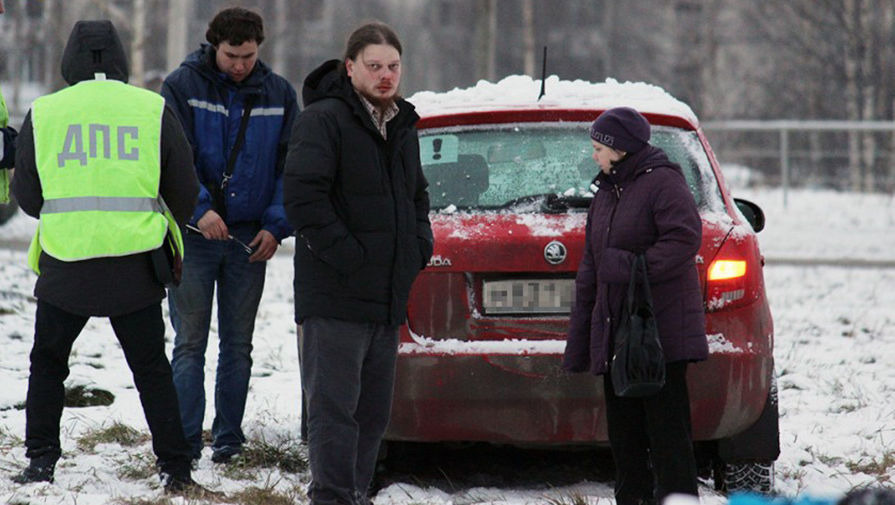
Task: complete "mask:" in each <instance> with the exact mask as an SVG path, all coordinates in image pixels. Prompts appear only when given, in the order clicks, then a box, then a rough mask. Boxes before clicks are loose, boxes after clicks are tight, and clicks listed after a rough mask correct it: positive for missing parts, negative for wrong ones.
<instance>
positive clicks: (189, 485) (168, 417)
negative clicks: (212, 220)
mask: <svg viewBox="0 0 895 505" xmlns="http://www.w3.org/2000/svg"><path fill="white" fill-rule="evenodd" d="M62 75H63V77H64V78H65V80H66V81H67V82H68V83H69V84H70V85H71V86H69V87H68V88H65V89H63V90H61V91H59V92H57V93H54V94H51V95H47V96H44V97H41V98H38V99H37V100H35V102H34V104H33V106H32V109H31V111H30V112H29V114H28V116H27V117H26V118H25V122H24V124H23V126H22V132H21V135H20V136H19V146H18V147H19V148H18V149H17V153H16V166H17V167H18V168H19V170H17V173H16V175H15V178H14V179H13V191H14V193H15V195H16V198H17V199H18V201H19V204H20V205H21V207H22V209H23V210H24V211H25V212H26V213H27V214H29V215H31V216H34V217H37V218H39V219H40V223H39V226H38V231H37V234H36V236H35V239H34V241H33V242H32V248H31V251H30V252H29V264H30V265H31V266H32V268H34V270H35V271H36V272H38V273H39V276H38V279H37V283H36V285H35V288H34V294H35V296H36V297H37V313H36V321H35V331H34V347H33V348H32V351H31V375H30V377H29V380H28V395H27V399H26V402H25V410H26V428H25V432H26V433H25V447H26V449H27V450H26V456H27V457H28V458H29V459H30V464H29V466H28V467H27V468H26V469H25V470H24V471H23V472H22V473H20V474H19V475H17V476H16V477H14V480H15V481H17V482H20V483H28V482H38V481H52V480H53V474H54V468H55V464H56V461H57V460H58V459H59V457H60V456H61V445H60V441H59V423H60V417H61V414H62V407H63V395H64V387H63V381H64V380H65V378H66V377H67V376H68V373H69V369H68V363H67V362H68V357H69V353H70V352H71V348H72V344H73V343H74V341H75V339H76V338H77V336H78V334H79V333H80V332H81V330H82V329H83V328H84V325H85V324H86V323H87V320H88V319H89V318H90V317H91V316H104V317H108V318H109V319H110V321H111V323H112V328H113V329H114V330H115V335H116V337H117V338H118V341H119V342H120V343H121V348H122V350H123V351H124V354H125V357H126V358H127V362H128V364H129V366H130V368H131V371H132V372H133V375H134V382H135V384H136V387H137V390H138V391H139V393H140V401H141V402H142V405H143V410H144V414H145V416H146V420H147V422H148V424H149V430H150V432H151V433H152V447H153V451H154V452H155V455H156V457H157V458H158V467H159V471H160V475H161V478H162V482H163V484H164V487H165V490H166V491H168V492H175V493H182V492H190V493H195V492H196V491H197V490H198V491H200V492H202V491H203V490H202V489H201V488H200V487H199V486H198V485H197V484H196V483H195V482H194V481H193V480H192V478H191V476H190V460H189V446H188V445H187V442H186V439H185V437H184V434H183V427H182V425H181V421H180V416H179V412H178V406H177V394H176V392H175V390H174V384H173V380H172V374H171V366H170V363H169V362H168V359H167V356H166V355H165V341H164V333H165V326H164V322H163V319H162V312H161V300H162V299H163V298H164V296H165V290H164V285H163V282H162V281H161V280H160V274H162V273H164V272H161V271H160V269H159V268H157V267H154V265H158V262H154V261H153V257H154V256H155V257H157V256H158V251H159V248H161V247H167V248H170V250H169V251H164V250H162V251H161V252H162V253H168V252H170V253H176V252H178V250H179V249H180V248H182V242H181V239H180V229H179V226H178V225H183V224H184V223H185V222H186V221H187V220H188V219H189V216H190V215H191V214H192V211H193V208H194V206H195V203H196V197H197V194H198V181H197V180H196V176H195V174H194V172H193V170H192V153H191V150H190V146H189V143H188V142H187V140H186V137H185V135H184V133H183V129H182V128H181V126H180V123H179V121H178V120H177V118H176V116H175V115H174V113H173V111H171V110H170V109H168V108H167V107H166V106H165V102H164V99H163V98H162V97H161V96H160V95H158V94H156V93H153V92H150V91H147V90H144V89H140V88H137V87H134V86H130V85H128V84H126V82H127V77H128V74H127V62H126V60H125V57H124V50H123V47H122V45H121V41H120V40H119V39H118V34H117V32H116V31H115V28H114V26H112V23H111V22H109V21H80V22H78V23H77V24H76V25H75V27H74V29H73V30H72V34H71V36H70V38H69V41H68V44H67V46H66V48H65V52H64V54H63V58H62ZM166 237H170V240H168V239H166ZM172 256H173V255H172ZM165 257H166V258H167V256H165ZM113 408H114V407H113Z"/></svg>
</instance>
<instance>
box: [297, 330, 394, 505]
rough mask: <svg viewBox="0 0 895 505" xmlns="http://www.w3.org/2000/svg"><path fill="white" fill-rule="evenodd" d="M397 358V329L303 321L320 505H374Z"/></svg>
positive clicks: (314, 487) (311, 450) (313, 488)
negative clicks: (371, 493)
mask: <svg viewBox="0 0 895 505" xmlns="http://www.w3.org/2000/svg"><path fill="white" fill-rule="evenodd" d="M397 355H398V327H397V326H389V325H383V324H377V323H363V322H353V321H342V320H339V319H329V318H321V317H309V318H307V319H305V320H304V321H303V322H302V324H301V377H302V390H303V393H304V398H305V399H306V400H307V410H308V455H309V458H308V459H309V460H310V464H311V485H310V488H309V491H308V496H309V497H310V499H311V503H312V504H314V505H322V504H326V505H336V504H341V505H355V504H367V503H369V500H368V499H367V496H366V495H367V491H368V489H369V487H370V482H371V481H372V480H373V472H374V470H375V468H376V458H377V456H378V454H379V444H380V442H381V441H382V436H383V435H384V434H385V429H386V427H388V421H389V415H390V414H391V405H392V394H393V389H394V383H395V363H396V360H397Z"/></svg>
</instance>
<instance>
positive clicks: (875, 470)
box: [845, 450, 895, 476]
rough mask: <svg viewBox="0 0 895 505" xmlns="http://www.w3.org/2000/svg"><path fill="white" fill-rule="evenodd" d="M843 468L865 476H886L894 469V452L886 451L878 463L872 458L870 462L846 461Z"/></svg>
mask: <svg viewBox="0 0 895 505" xmlns="http://www.w3.org/2000/svg"><path fill="white" fill-rule="evenodd" d="M845 466H846V467H848V469H849V470H850V471H852V472H861V473H866V474H867V475H878V476H888V473H889V471H890V470H892V469H895V450H891V451H887V452H886V453H884V454H883V456H882V458H880V459H879V460H878V461H877V460H876V458H872V459H871V460H870V461H866V460H863V459H862V460H861V461H857V462H856V461H848V462H846V463H845Z"/></svg>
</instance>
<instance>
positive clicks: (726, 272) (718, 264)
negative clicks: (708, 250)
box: [709, 259, 746, 281]
mask: <svg viewBox="0 0 895 505" xmlns="http://www.w3.org/2000/svg"><path fill="white" fill-rule="evenodd" d="M744 275H746V262H745V261H743V260H724V259H716V260H715V261H713V262H712V264H711V266H709V280H710V281H722V280H726V279H736V278H737V277H743V276H744Z"/></svg>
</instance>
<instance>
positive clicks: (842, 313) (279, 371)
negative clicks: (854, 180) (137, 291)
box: [0, 189, 895, 505]
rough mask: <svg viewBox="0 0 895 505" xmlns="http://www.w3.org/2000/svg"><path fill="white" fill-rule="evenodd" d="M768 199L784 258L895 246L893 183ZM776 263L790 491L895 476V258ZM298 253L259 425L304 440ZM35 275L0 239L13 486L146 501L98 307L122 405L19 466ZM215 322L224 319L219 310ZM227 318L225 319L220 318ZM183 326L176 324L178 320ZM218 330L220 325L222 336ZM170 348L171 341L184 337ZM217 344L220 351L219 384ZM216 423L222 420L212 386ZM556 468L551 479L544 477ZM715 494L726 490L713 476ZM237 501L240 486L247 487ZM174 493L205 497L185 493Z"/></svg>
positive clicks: (7, 445)
mask: <svg viewBox="0 0 895 505" xmlns="http://www.w3.org/2000/svg"><path fill="white" fill-rule="evenodd" d="M735 194H736V196H742V197H745V198H748V199H750V200H753V201H755V202H756V203H758V204H759V205H761V206H762V207H763V208H764V209H765V211H766V214H767V221H768V224H767V228H766V230H765V231H763V232H762V233H761V234H760V235H759V237H760V241H761V245H762V248H763V250H764V252H765V254H766V255H767V256H768V257H769V258H824V259H830V260H835V259H841V258H847V259H864V260H874V261H892V262H895V201H893V197H891V196H884V195H860V194H842V193H832V192H803V191H791V192H790V193H789V198H788V204H787V206H786V207H785V208H784V206H783V196H782V194H781V192H780V191H779V190H765V189H750V190H748V191H735ZM33 227H34V221H33V220H30V219H29V218H26V217H24V216H17V217H16V218H14V219H13V220H12V221H11V222H10V223H8V224H7V225H5V226H0V240H3V239H5V240H12V241H23V240H27V238H28V236H29V235H30V233H31V231H32V230H33ZM765 278H766V280H767V287H768V291H769V297H770V301H771V308H772V311H773V313H774V320H775V329H776V351H775V355H776V360H777V374H778V376H779V378H778V385H779V389H780V406H781V420H780V422H781V444H782V451H783V452H782V454H781V457H780V460H779V461H778V463H777V488H778V491H780V492H781V493H784V494H786V495H790V496H794V495H796V494H801V493H810V494H813V495H819V496H828V497H835V496H839V495H841V494H842V493H845V492H847V491H848V490H850V489H852V488H854V487H856V486H863V485H868V484H873V483H882V484H887V485H890V486H891V485H892V484H893V483H895V290H893V289H892V286H893V285H895V268H847V267H839V266H786V265H783V264H779V263H778V264H775V263H774V262H773V261H770V262H769V265H768V266H767V267H766V269H765ZM291 279H292V266H291V261H290V258H289V256H288V254H278V255H277V256H276V257H275V258H274V259H273V260H272V261H271V263H270V267H269V269H268V274H267V287H266V290H265V294H264V299H263V301H262V305H261V309H260V311H259V315H258V323H257V327H256V337H255V351H254V358H255V366H254V369H253V377H252V382H251V392H250V399H249V402H248V408H247V414H246V422H245V427H246V431H247V435H248V436H249V438H250V439H251V440H254V441H259V440H264V441H265V442H267V443H268V444H271V445H285V446H290V447H296V446H297V442H296V440H297V438H298V437H297V434H298V405H299V398H300V387H299V377H298V366H297V360H296V350H295V348H296V346H295V331H294V324H293V322H292V286H291ZM33 283H34V276H33V275H32V274H31V273H30V272H29V271H28V270H27V267H26V266H25V253H24V252H22V251H21V250H6V249H0V345H2V349H3V352H2V354H0V385H2V387H0V502H2V503H18V504H25V503H60V504H78V505H96V504H106V503H137V498H146V499H154V498H158V497H160V496H161V494H162V491H161V488H160V486H159V485H158V483H157V481H156V479H155V478H154V477H153V476H152V474H151V467H149V462H151V461H152V457H151V451H150V446H149V442H148V441H145V440H143V441H138V442H137V443H136V444H135V445H126V446H122V445H120V444H117V443H100V444H98V445H96V446H95V447H94V448H90V447H89V444H85V442H86V441H87V440H88V439H87V436H88V435H91V434H95V433H97V432H98V431H100V430H102V429H104V428H108V427H110V426H112V425H113V424H114V423H121V424H124V425H127V426H130V427H132V428H134V429H136V430H139V431H140V432H142V433H145V432H146V428H145V421H144V419H143V415H142V410H141V408H140V404H139V400H138V398H137V394H136V392H135V391H134V389H133V386H132V379H131V375H130V373H129V371H128V369H127V366H126V364H125V363H124V359H123V356H122V355H121V351H120V349H119V347H118V345H117V343H116V341H115V337H114V335H113V333H112V331H111V328H110V327H109V324H108V323H107V322H106V321H105V320H102V319H93V320H91V321H90V322H89V323H88V325H87V327H86V328H85V330H84V331H83V333H82V334H81V337H80V338H79V339H78V341H77V342H76V343H75V347H74V350H73V352H72V357H71V360H70V363H71V370H72V373H71V376H70V378H69V379H68V382H67V384H68V385H78V384H80V385H85V386H88V387H98V388H102V389H107V390H109V391H111V392H112V393H113V394H114V395H115V397H116V398H115V402H114V403H113V404H112V405H111V406H108V407H86V408H66V409H65V411H64V414H63V419H62V444H63V451H64V456H63V459H62V460H61V461H60V463H59V465H58V467H57V471H56V482H55V483H54V484H30V485H27V486H17V485H15V484H13V483H11V482H10V480H9V477H11V476H12V475H13V474H14V473H16V472H17V471H19V470H20V469H21V468H22V467H23V466H24V465H25V463H26V459H25V457H24V448H23V446H22V438H23V437H24V433H25V426H24V411H23V410H22V404H23V402H24V398H25V391H26V389H27V378H28V352H29V350H30V347H31V341H32V332H33V330H32V327H33V318H34V307H35V304H34V300H33V298H32V297H31V291H32V287H33ZM213 326H214V325H213ZM212 331H213V332H214V331H215V329H214V328H212ZM171 334H172V332H171V330H170V327H169V329H168V336H169V338H170V335H171ZM212 342H214V338H212ZM168 348H169V352H170V344H169V347H168ZM215 365H216V356H215V352H214V349H210V352H209V359H208V363H207V368H206V369H207V390H208V391H212V381H213V371H214V368H215ZM208 407H209V414H208V415H207V416H206V423H207V424H208V425H209V426H210V422H211V409H212V408H213V406H212V401H211V399H210V400H209V405H208ZM205 456H206V457H204V458H203V459H202V460H201V462H200V465H199V468H198V470H197V471H196V472H195V478H196V479H197V480H198V481H200V482H201V483H203V484H205V485H207V486H208V487H210V488H213V489H215V490H218V491H222V492H224V493H227V494H228V495H231V496H233V495H237V494H238V493H241V492H245V491H246V490H247V489H251V488H253V487H254V488H260V489H268V490H271V489H273V490H276V491H277V492H279V493H280V494H281V495H284V496H291V497H293V498H294V499H295V500H296V503H306V498H305V497H304V495H303V490H304V487H305V486H306V485H307V482H308V479H309V474H308V473H307V471H299V472H297V473H290V472H284V471H281V470H278V469H261V470H252V471H249V472H242V473H240V472H231V471H227V470H224V469H222V468H220V467H215V466H214V465H213V464H212V463H211V462H210V461H209V458H208V457H207V456H209V454H206V455H205ZM542 484H543V483H542ZM702 491H703V497H702V502H703V503H706V504H723V503H725V502H726V499H725V498H723V497H721V496H719V495H717V494H716V493H714V492H713V491H710V490H709V489H708V488H704V489H703V490H702ZM611 496H612V491H611V483H609V482H590V481H584V482H580V483H577V484H574V485H570V486H565V487H547V486H545V485H532V486H527V487H512V488H507V487H501V488H490V487H489V488H473V489H464V490H461V491H456V492H453V493H451V492H446V491H442V490H438V489H435V488H434V487H430V486H427V485H426V483H425V482H407V483H400V484H391V485H390V486H388V487H386V488H385V489H383V490H382V491H380V492H379V494H378V495H377V497H376V498H375V499H374V502H375V503H376V505H385V504H396V505H410V504H423V503H425V504H430V503H431V504H449V503H494V504H507V505H522V504H528V503H545V502H547V501H552V502H553V503H554V504H557V505H559V504H560V503H571V502H572V498H574V497H584V498H587V500H588V502H589V503H606V504H607V505H608V504H609V503H610V502H611ZM237 502H238V500H237ZM171 503H195V502H188V501H187V500H183V499H179V498H178V499H173V500H172V501H171Z"/></svg>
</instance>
